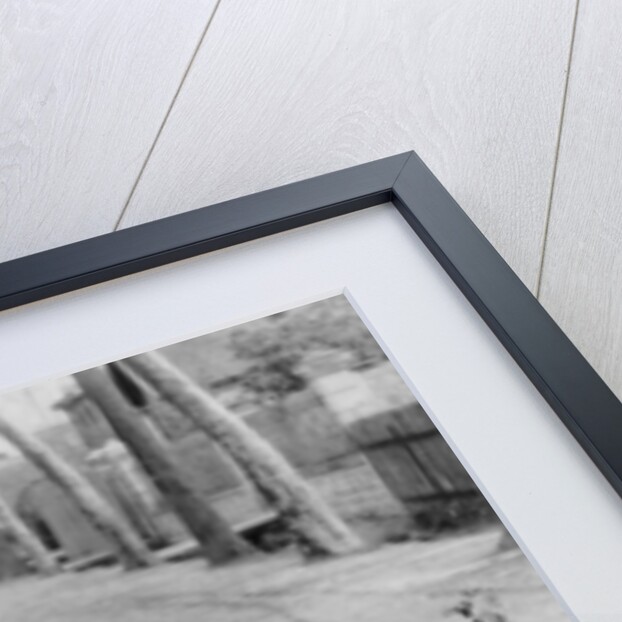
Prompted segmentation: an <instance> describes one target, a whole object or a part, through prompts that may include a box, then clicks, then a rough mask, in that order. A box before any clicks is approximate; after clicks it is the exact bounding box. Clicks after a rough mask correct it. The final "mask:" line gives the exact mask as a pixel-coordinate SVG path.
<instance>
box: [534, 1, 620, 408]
mask: <svg viewBox="0 0 622 622" xmlns="http://www.w3.org/2000/svg"><path fill="white" fill-rule="evenodd" d="M620 32H622V4H620V3H619V2H616V1H615V0H606V1H605V0H602V1H600V2H582V3H581V4H580V10H579V15H578V21H577V33H576V37H575V45H574V51H573V58H572V64H571V69H570V80H569V84H568V98H567V104H566V113H565V122H564V127H563V132H562V139H561V144H560V155H559V161H558V168H557V176H556V183H555V191H554V194H553V202H552V206H551V220H550V225H549V235H548V240H547V244H546V252H545V256H544V269H543V275H542V287H541V300H542V302H543V304H544V306H545V307H546V308H547V309H548V311H549V312H550V313H551V314H552V315H553V317H554V318H555V319H556V321H557V322H558V323H559V324H560V326H561V327H562V328H563V329H564V330H565V331H566V333H567V334H568V335H569V336H570V338H571V339H572V340H573V341H574V342H575V344H576V345H577V346H578V347H579V349H580V350H581V351H582V352H583V353H584V355H585V356H586V357H587V358H588V360H589V361H590V362H591V363H592V365H593V366H594V367H595V368H596V370H597V371H598V372H599V373H600V374H601V375H602V376H603V378H604V379H605V381H606V382H608V384H609V385H610V386H611V388H612V389H613V390H614V391H615V392H616V393H617V395H618V397H621V398H622V125H621V123H620V110H621V109H622V47H620Z"/></svg>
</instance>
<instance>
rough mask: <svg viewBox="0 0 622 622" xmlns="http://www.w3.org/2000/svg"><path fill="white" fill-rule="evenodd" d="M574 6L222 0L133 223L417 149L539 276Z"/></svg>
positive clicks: (129, 217)
mask: <svg viewBox="0 0 622 622" xmlns="http://www.w3.org/2000/svg"><path fill="white" fill-rule="evenodd" d="M573 12H574V2H572V1H571V0H554V1H552V2H539V1H537V0H535V1H529V2H498V1H497V0H490V1H484V2H481V1H480V2H455V1H450V0H443V1H438V0H429V1H425V2H412V1H411V0H393V1H390V2H387V1H386V0H381V1H380V0H378V1H376V0H364V1H361V0H346V1H343V2H337V3H336V2H329V1H322V0H320V1H318V2H306V1H305V0H298V1H294V0H292V1H291V2H288V3H282V2H279V1H278V0H273V1H268V0H262V1H259V2H253V3H249V2H245V1H244V0H223V2H222V3H221V5H220V7H219V9H218V11H217V13H216V16H215V18H214V21H213V23H212V25H211V26H210V29H209V31H208V34H207V37H206V39H205V41H204V43H203V45H202V47H201V49H200V51H199V53H198V55H197V58H196V59H195V62H194V64H193V66H192V68H191V70H190V72H189V74H188V78H187V80H186V82H185V84H184V86H183V88H182V90H181V92H180V95H179V98H178V100H177V102H176V105H175V107H174V109H173V111H172V113H171V116H170V118H169V120H168V122H167V124H166V126H165V128H164V130H163V132H162V134H161V136H160V139H159V141H158V143H157V145H156V147H155V149H154V152H153V154H152V157H151V159H150V160H149V162H148V165H147V167H146V169H145V171H144V174H143V175H142V177H141V179H140V181H139V183H138V186H137V189H136V192H135V194H134V195H133V197H132V199H131V201H130V203H129V207H128V210H127V212H126V213H125V216H124V218H123V220H122V226H124V227H127V226H129V225H133V224H137V223H140V222H144V221H148V220H151V219H154V218H159V217H162V216H166V215H170V214H173V213H176V212H179V211H184V210H188V209H192V208H196V207H200V206H203V205H206V204H210V203H213V202H216V201H220V200H224V199H228V198H232V197H235V196H240V195H243V194H246V193H249V192H254V191H258V190H262V189H266V188H269V187H272V186H275V185H279V184H283V183H287V182H290V181H295V180H298V179H301V178H304V177H307V176H311V175H318V174H321V173H324V172H327V171H330V170H334V169H337V168H341V167H346V166H351V165H353V164H358V163H361V162H364V161H367V160H370V159H374V158H379V157H383V156H386V155H390V154H393V153H398V152H400V151H404V150H409V149H415V150H416V151H417V152H418V153H419V154H420V155H421V157H422V158H423V159H424V160H425V161H426V163H427V164H428V165H429V166H430V168H431V169H432V170H433V172H434V173H435V174H436V175H437V176H438V177H439V179H440V180H441V181H442V182H443V183H444V184H445V185H446V187H447V188H448V190H449V191H450V192H451V193H452V194H453V195H454V197H455V198H456V199H457V200H458V202H459V203H460V204H461V205H462V207H463V208H464V209H465V210H466V211H467V212H468V213H469V214H470V215H471V216H472V218H473V219H474V220H475V222H476V223H477V224H478V225H479V226H480V227H481V228H482V230H483V231H484V233H485V234H486V235H487V236H488V237H489V238H490V239H491V241H492V242H493V243H494V244H495V245H496V246H497V248H498V249H499V250H500V251H501V253H502V254H503V255H504V256H505V257H506V259H507V260H508V261H509V263H510V264H511V265H512V267H513V268H514V269H515V270H516V271H517V272H518V274H519V275H520V276H521V278H522V279H523V280H524V281H525V283H527V284H528V285H529V286H533V285H534V284H535V282H536V276H537V274H538V270H539V262H540V251H541V245H542V235H543V229H544V222H545V214H546V208H547V202H548V195H549V191H550V183H551V175H552V168H553V161H554V156H555V148H556V140H557V131H558V123H559V116H560V110H561V102H562V95H563V88H564V77H565V69H566V64H567V59H568V52H569V46H570V40H571V31H572V22H573Z"/></svg>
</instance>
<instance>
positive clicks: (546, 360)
mask: <svg viewBox="0 0 622 622" xmlns="http://www.w3.org/2000/svg"><path fill="white" fill-rule="evenodd" d="M383 203H392V204H393V206H394V207H395V209H396V210H397V211H398V212H399V214H400V215H401V216H402V217H403V219H404V221H405V222H406V223H407V224H408V226H409V227H410V228H411V229H412V230H413V231H414V232H415V233H416V235H417V236H418V237H419V238H420V239H421V241H422V242H423V244H424V245H425V246H426V247H427V249H428V250H429V251H430V253H431V254H432V256H433V257H434V258H435V259H436V260H437V261H438V263H439V264H440V265H441V266H442V268H443V270H444V271H445V272H446V273H447V274H448V275H449V277H450V278H451V279H452V280H453V282H454V283H455V284H456V285H457V287H458V288H459V289H460V291H461V292H462V293H463V294H464V296H465V297H466V299H467V300H468V301H469V303H470V304H471V305H472V306H473V308H474V309H475V310H476V312H477V313H478V314H479V315H480V316H481V318H482V319H483V320H484V322H485V323H486V324H487V326H488V327H489V328H490V330H491V331H492V332H493V333H494V335H495V336H496V337H497V339H498V340H499V341H500V342H501V344H502V345H503V346H504V348H505V349H506V350H507V351H508V352H509V354H510V355H511V357H512V358H513V359H514V361H516V363H517V364H518V366H519V367H520V368H521V369H522V371H523V372H524V373H525V375H526V376H527V378H528V379H529V381H530V382H531V383H532V384H533V385H534V386H535V387H536V389H537V390H538V391H539V393H540V394H541V395H542V396H543V397H544V399H545V400H546V402H547V403H548V404H549V405H550V407H551V408H552V409H553V411H554V412H555V413H556V414H557V416H558V417H559V418H560V420H561V421H562V422H563V424H564V425H565V426H566V427H567V428H568V430H569V431H570V432H571V434H572V435H573V436H574V438H575V439H576V440H577V441H578V443H579V444H580V446H581V447H582V448H583V450H584V451H585V452H586V453H587V454H588V456H589V457H590V458H591V460H592V461H593V462H594V463H595V464H596V466H597V467H598V469H599V470H600V471H601V473H602V474H603V475H604V476H605V478H606V479H607V480H608V482H609V483H610V484H611V486H612V487H613V488H614V490H615V491H616V492H617V493H618V495H621V496H622V453H621V452H620V451H619V447H620V445H621V443H622V404H621V403H620V401H619V400H618V399H617V397H616V396H615V395H614V394H613V392H612V391H611V390H610V389H609V388H608V387H607V385H606V384H605V383H604V381H603V380H602V379H601V378H600V377H599V375H598V374H597V373H596V371H595V370H594V369H593V368H592V367H591V366H590V364H589V363H588V362H587V360H586V359H585V358H584V357H583V356H582V355H581V353H580V352H579V351H578V350H577V348H576V347H575V346H574V345H573V344H572V342H571V341H570V340H569V339H568V337H567V336H566V335H565V334H564V333H563V331H562V330H561V329H560V328H559V326H557V324H556V323H555V322H554V320H553V319H552V318H551V317H550V316H549V315H548V313H547V312H546V311H545V309H544V308H543V307H542V306H541V305H540V303H539V302H538V300H537V299H536V298H535V297H534V296H533V295H532V294H531V292H530V291H529V290H528V288H527V287H525V285H524V284H523V283H522V282H521V281H520V279H519V278H518V277H517V276H516V274H515V273H514V272H513V271H512V269H511V268H510V267H509V266H508V265H507V263H506V262H505V261H504V260H503V259H502V257H501V256H500V255H499V254H498V253H497V251H496V250H495V249H494V247H493V246H492V245H491V244H490V243H489V242H488V240H487V239H486V238H485V236H484V235H483V234H482V233H481V232H480V231H479V230H478V229H477V227H476V226H475V225H474V224H473V222H472V221H471V220H470V219H469V217H468V216H467V215H466V214H465V212H464V211H463V210H462V209H461V208H460V206H459V205H458V204H457V203H456V202H455V201H454V199H453V198H452V197H451V196H450V194H449V193H448V192H447V190H446V189H445V188H444V187H443V186H442V184H441V183H440V182H439V181H438V179H436V177H435V176H434V175H433V173H432V172H431V171H430V170H429V169H428V168H427V167H426V166H425V164H424V163H423V162H422V160H421V159H420V158H419V157H418V156H417V154H416V153H415V152H412V151H411V152H407V153H403V154H399V155H395V156H391V157H388V158H384V159H381V160H376V161H373V162H369V163H366V164H362V165H358V166H355V167H352V168H348V169H344V170H341V171H337V172H334V173H329V174H326V175H321V176H319V177H314V178H311V179H307V180H304V181H299V182H296V183H293V184H289V185H286V186H281V187H278V188H274V189H272V190H267V191H263V192H259V193H257V194H252V195H248V196H245V197H241V198H238V199H233V200H230V201H226V202H224V203H219V204H216V205H212V206H209V207H204V208H201V209H197V210H193V211H190V212H186V213H182V214H179V215H176V216H172V217H169V218H164V219H161V220H157V221H154V222H150V223H146V224H143V225H139V226H135V227H131V228H128V229H125V230H120V231H116V232H113V233H109V234H106V235H102V236H99V237H95V238H91V239H88V240H84V241H80V242H76V243H73V244H68V245H66V246H62V247H59V248H55V249H51V250H47V251H44V252H40V253H36V254H33V255H30V256H27V257H22V258H18V259H14V260H12V261H8V262H5V263H2V264H0V310H2V311H6V310H9V309H14V308H16V307H18V306H20V305H24V304H28V303H32V302H35V301H39V300H43V299H45V298H49V297H52V296H57V295H60V294H64V293H67V292H71V291H75V290H78V289H81V288H84V287H88V286H91V285H95V284H98V283H103V282H105V281H109V280H111V279H115V278H119V277H123V276H127V275H131V274H135V273H137V272H140V271H143V270H148V269H151V268H156V267H159V266H163V265H165V264H169V263H172V262H176V261H180V260H183V259H188V258H190V257H195V256H197V255H201V254H204V253H209V252H212V251H216V250H220V249H225V248H229V247H232V246H235V245H238V244H242V243H245V242H249V241H252V240H257V239H259V238H262V237H265V236H269V235H272V234H275V233H281V232H284V231H289V230H292V229H294V228H297V227H300V226H303V225H308V224H312V223H316V222H319V221H322V220H327V219H331V218H334V217H336V216H342V215H345V214H350V213H353V212H356V211H359V210H362V209H365V208H368V207H372V206H375V205H379V204H383Z"/></svg>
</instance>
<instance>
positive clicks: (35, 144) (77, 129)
mask: <svg viewBox="0 0 622 622" xmlns="http://www.w3.org/2000/svg"><path fill="white" fill-rule="evenodd" d="M214 2H215V0H186V1H184V2H183V3H175V2H166V1H164V0H157V1H153V0H125V1H123V2H100V1H96V0H81V1H80V2H74V1H58V2H36V1H29V2H24V1H23V0H10V1H9V0H7V1H5V2H2V3H1V4H0V113H1V114H0V260H6V259H9V258H13V257H16V256H19V255H25V254H28V253H31V252H34V251H38V250H43V249H45V248H49V247H51V246H56V245H60V244H64V243H67V242H71V241H74V240H77V239H80V238H84V237H89V236H92V235H95V234H98V233H104V232H107V231H110V230H111V229H112V228H113V227H114V225H115V223H116V220H117V218H118V217H119V215H120V212H121V210H122V208H123V206H124V204H125V202H126V200H127V198H128V196H129V194H130V191H131V188H132V186H133V183H134V181H135V179H136V177H137V175H138V173H139V170H140V168H141V166H142V165H143V162H144V160H145V158H146V156H147V153H148V150H149V148H150V147H151V145H152V143H153V140H154V138H155V136H156V134H157V131H158V128H159V126H160V124H161V122H162V120H163V118H164V116H165V114H166V111H167V109H168V107H169V105H170V102H171V101H172V99H173V97H174V94H175V92H176V90H177V87H178V85H179V83H180V81H181V80H182V77H183V75H184V72H185V70H186V68H187V65H188V63H189V61H190V59H191V57H192V54H193V52H194V50H195V49H196V46H197V44H198V42H199V41H200V38H201V35H202V32H203V30H204V28H205V25H206V24H207V21H208V19H209V17H210V15H211V11H212V9H213V7H214Z"/></svg>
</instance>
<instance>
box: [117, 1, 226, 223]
mask: <svg viewBox="0 0 622 622" xmlns="http://www.w3.org/2000/svg"><path fill="white" fill-rule="evenodd" d="M221 1H222V0H217V1H216V4H215V5H214V10H213V11H212V13H211V15H210V16H209V17H208V19H207V22H206V23H205V28H203V32H202V33H201V36H200V37H199V40H198V42H197V44H196V46H195V48H194V50H193V52H192V54H191V56H190V60H189V61H188V64H187V65H186V69H185V71H184V73H183V74H182V76H181V80H180V82H179V85H178V86H177V89H176V90H175V93H174V94H173V98H172V99H171V103H170V104H169V105H168V108H167V109H166V112H165V113H164V117H163V118H162V122H161V123H160V126H159V127H158V131H157V132H156V135H155V137H154V139H153V142H152V143H151V146H150V147H149V150H148V151H147V155H146V156H145V160H144V162H143V163H142V166H141V167H140V170H139V171H138V175H137V176H136V179H135V180H134V183H133V184H132V187H131V189H130V192H129V194H128V196H127V199H126V200H125V203H124V204H123V207H122V208H121V211H120V212H119V216H118V218H117V220H116V222H115V224H114V227H113V231H117V229H118V228H119V226H120V225H121V221H122V220H123V216H125V212H126V211H127V208H128V205H129V204H130V201H131V200H132V197H133V196H134V192H135V191H136V187H137V186H138V184H139V182H140V180H141V178H142V175H143V173H144V171H145V168H146V167H147V164H148V163H149V159H150V158H151V154H152V153H153V150H154V149H155V146H156V144H157V143H158V139H159V138H160V135H161V134H162V130H163V129H164V126H165V125H166V122H167V121H168V119H169V117H170V114H171V111H172V110H173V107H174V106H175V102H176V101H177V97H178V96H179V93H180V92H181V89H182V88H183V86H184V83H185V82H186V78H187V77H188V74H189V73H190V69H191V68H192V65H193V64H194V60H195V58H196V57H197V54H198V53H199V50H200V49H201V46H202V45H203V41H204V40H205V36H206V35H207V31H208V30H209V27H210V26H211V24H212V22H213V21H214V17H215V15H216V13H217V12H218V7H219V6H220V3H221Z"/></svg>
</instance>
